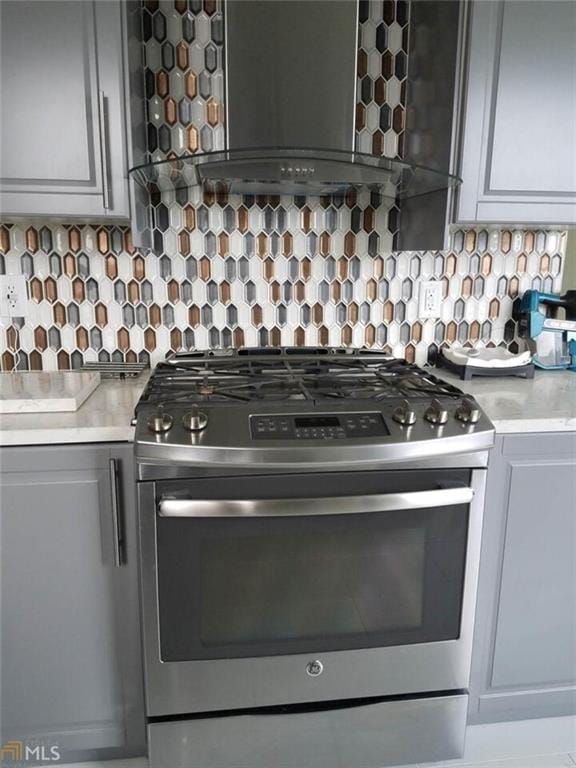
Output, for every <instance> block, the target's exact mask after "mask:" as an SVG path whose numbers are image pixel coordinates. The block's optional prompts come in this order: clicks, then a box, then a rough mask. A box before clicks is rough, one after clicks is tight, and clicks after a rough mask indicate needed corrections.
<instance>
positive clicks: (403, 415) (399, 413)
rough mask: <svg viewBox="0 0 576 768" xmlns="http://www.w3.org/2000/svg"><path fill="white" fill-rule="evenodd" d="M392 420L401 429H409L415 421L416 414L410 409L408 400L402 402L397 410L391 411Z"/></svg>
mask: <svg viewBox="0 0 576 768" xmlns="http://www.w3.org/2000/svg"><path fill="white" fill-rule="evenodd" d="M392 418H393V419H394V421H397V422H398V424H402V426H403V427H409V426H411V425H412V424H414V422H415V421H416V414H415V413H414V411H413V410H412V408H411V407H410V403H409V402H408V400H404V401H403V402H402V403H400V405H399V406H398V407H397V408H394V410H393V411H392Z"/></svg>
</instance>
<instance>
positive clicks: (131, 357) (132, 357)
mask: <svg viewBox="0 0 576 768" xmlns="http://www.w3.org/2000/svg"><path fill="white" fill-rule="evenodd" d="M126 362H127V363H137V362H138V355H137V354H136V352H134V350H133V349H129V350H128V352H126Z"/></svg>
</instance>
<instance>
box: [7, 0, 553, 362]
mask: <svg viewBox="0 0 576 768" xmlns="http://www.w3.org/2000/svg"><path fill="white" fill-rule="evenodd" d="M142 12H143V33H144V51H145V65H146V69H145V83H146V98H147V106H148V150H149V154H150V156H151V158H152V159H154V160H160V159H164V158H166V157H167V156H170V155H171V154H172V153H173V154H182V153H185V152H196V151H209V150H211V149H219V148H222V147H223V146H224V143H225V125H224V107H223V96H224V78H223V71H222V44H223V22H222V8H221V2H220V0H203V2H202V0H160V2H158V0H145V2H144V3H143V11H142ZM359 24H360V26H359V54H358V89H357V90H358V104H357V109H356V129H357V132H356V142H357V148H358V149H360V150H361V151H367V152H373V153H375V154H390V155H395V154H398V155H401V154H402V146H403V130H404V113H405V104H406V98H405V91H406V68H407V56H408V53H409V52H408V50H407V46H408V25H409V5H408V4H407V3H406V2H405V1H404V0H397V2H396V1H395V0H384V1H383V2H380V1H379V2H376V1H375V0H360V13H359ZM154 202H155V207H154V209H153V226H154V228H153V236H154V244H155V249H154V250H155V253H154V254H148V253H140V252H138V251H137V250H136V249H135V248H134V247H133V245H132V240H131V235H130V230H129V229H127V228H123V227H117V226H109V225H107V226H96V225H90V226H89V225H80V224H74V225H73V224H64V225H60V224H52V223H48V222H46V223H45V224H42V223H41V224H38V223H36V222H35V223H33V224H32V223H18V224H15V223H9V222H7V223H3V224H2V225H0V274H2V273H9V274H17V273H20V272H22V273H24V274H25V275H26V276H27V278H28V289H29V300H28V313H27V316H26V317H25V318H20V319H16V320H15V321H14V322H13V323H12V324H11V325H9V326H8V327H3V328H1V327H0V369H1V370H3V371H8V370H12V369H19V370H26V369H33V370H42V369H43V370H55V369H66V368H76V367H78V366H80V365H81V364H82V363H83V362H84V361H95V360H101V361H108V360H113V361H120V360H127V361H136V360H144V361H149V362H150V363H151V364H152V365H154V364H155V363H156V362H157V361H158V360H160V359H162V358H163V357H164V356H165V355H166V354H167V353H168V352H170V351H176V350H187V349H192V348H200V349H203V348H208V347H220V346H222V347H228V346H244V345H245V346H254V345H261V346H266V345H280V344H282V345H298V346H300V345H304V344H307V345H334V346H340V345H344V346H349V345H351V346H356V347H359V346H368V347H373V348H384V349H386V350H388V351H390V352H392V353H393V354H394V355H396V356H399V357H406V358H407V359H408V360H415V361H416V362H418V363H424V362H426V360H427V359H428V358H429V356H430V354H431V352H434V351H436V350H437V349H438V348H439V347H440V346H442V345H450V344H453V343H455V344H468V345H478V346H484V345H487V344H491V345H498V344H503V345H506V346H509V347H511V348H512V349H514V348H515V346H516V345H517V341H518V340H517V328H516V323H515V322H514V320H513V319H512V306H513V303H514V300H515V299H516V297H517V296H518V295H519V294H521V293H522V292H523V291H525V290H526V289H528V288H531V287H535V288H542V289H544V290H547V291H556V290H559V289H560V282H561V273H562V267H563V254H564V250H565V242H566V235H565V233H562V232H557V231H547V232H544V231H508V230H504V231H499V230H494V231H489V230H484V229H483V230H478V231H476V230H466V231H463V230H459V231H457V232H455V233H454V234H453V235H452V243H451V248H450V250H448V251H442V252H412V253H408V252H401V253H394V252H392V241H393V235H394V232H395V230H396V228H397V220H398V210H397V209H396V208H395V207H392V208H390V206H389V205H388V204H383V203H381V202H380V201H379V200H378V199H376V198H372V197H371V196H370V194H369V193H365V194H360V195H358V196H356V195H353V194H350V195H348V196H347V197H346V198H337V197H334V198H329V199H323V200H320V201H318V200H315V201H312V200H307V199H306V198H284V197H278V198H275V197H269V198H253V197H238V196H236V197H232V196H230V198H227V197H226V196H224V195H219V196H208V197H205V198H202V197H201V196H200V194H199V193H197V192H195V193H193V194H192V195H191V196H190V197H189V198H188V197H186V196H185V197H184V198H182V197H181V196H180V194H178V197H177V198H175V197H174V195H172V197H169V196H168V195H166V196H165V197H164V198H163V199H162V200H160V201H159V200H155V201H154ZM423 279H424V280H427V279H438V280H441V281H442V283H443V286H444V296H445V300H444V301H443V303H442V310H441V311H442V316H441V318H440V319H439V320H438V321H435V320H425V321H420V320H419V319H418V283H419V281H420V280H423Z"/></svg>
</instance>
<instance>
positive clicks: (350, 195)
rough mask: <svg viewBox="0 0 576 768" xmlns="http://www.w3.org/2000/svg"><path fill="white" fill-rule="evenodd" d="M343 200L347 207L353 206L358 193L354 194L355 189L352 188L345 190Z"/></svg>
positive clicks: (356, 200)
mask: <svg viewBox="0 0 576 768" xmlns="http://www.w3.org/2000/svg"><path fill="white" fill-rule="evenodd" d="M345 200H346V205H347V206H348V208H354V206H355V205H356V203H357V202H358V195H357V194H356V190H355V189H352V188H351V189H349V190H348V191H347V192H346V196H345Z"/></svg>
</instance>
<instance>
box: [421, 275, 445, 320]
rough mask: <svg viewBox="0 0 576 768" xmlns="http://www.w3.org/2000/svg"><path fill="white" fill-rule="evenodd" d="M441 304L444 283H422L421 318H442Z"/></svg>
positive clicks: (434, 281) (431, 281) (437, 281)
mask: <svg viewBox="0 0 576 768" xmlns="http://www.w3.org/2000/svg"><path fill="white" fill-rule="evenodd" d="M441 304H442V283H441V282H440V281H439V280H428V281H426V282H423V283H420V294H419V296H418V315H419V317H421V318H426V317H440V305H441Z"/></svg>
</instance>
